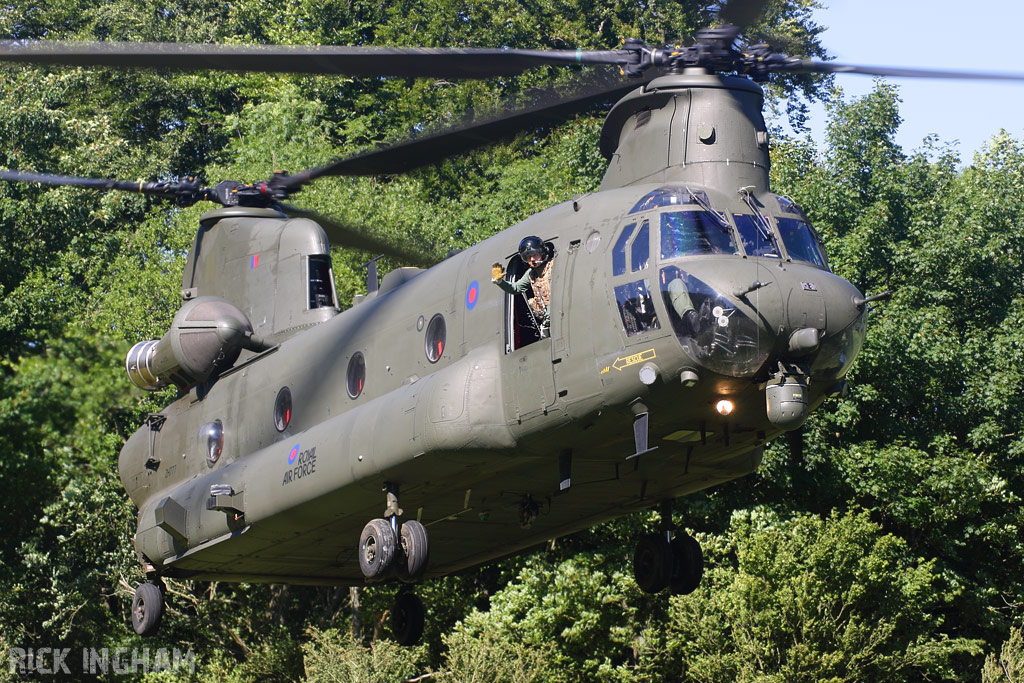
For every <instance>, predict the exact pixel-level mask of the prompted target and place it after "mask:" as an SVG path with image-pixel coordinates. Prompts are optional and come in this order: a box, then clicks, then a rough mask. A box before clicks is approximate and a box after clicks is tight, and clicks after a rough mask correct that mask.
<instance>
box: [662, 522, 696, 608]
mask: <svg viewBox="0 0 1024 683" xmlns="http://www.w3.org/2000/svg"><path fill="white" fill-rule="evenodd" d="M671 547H672V578H671V579H670V580H669V583H668V587H669V590H671V591H672V594H673V595H689V594H690V593H692V592H693V591H695V590H697V586H699V585H700V579H701V577H702V576H704V553H703V551H701V549H700V543H698V542H697V539H695V538H694V537H693V536H688V535H686V534H682V535H680V536H676V537H675V538H673V539H672V543H671Z"/></svg>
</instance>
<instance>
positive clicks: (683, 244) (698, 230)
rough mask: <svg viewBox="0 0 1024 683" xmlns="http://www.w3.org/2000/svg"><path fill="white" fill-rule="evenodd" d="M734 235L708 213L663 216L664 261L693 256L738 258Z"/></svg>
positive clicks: (662, 245) (692, 212)
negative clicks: (723, 255)
mask: <svg viewBox="0 0 1024 683" xmlns="http://www.w3.org/2000/svg"><path fill="white" fill-rule="evenodd" d="M736 251H737V250H736V242H735V241H734V239H733V235H732V231H731V230H730V229H728V228H726V227H725V226H724V225H722V223H720V222H719V221H718V220H716V219H715V217H714V216H712V215H711V214H710V213H708V212H707V211H671V212H667V213H663V214H661V258H662V260H665V259H672V258H677V257H680V256H691V255H694V254H735V253H736Z"/></svg>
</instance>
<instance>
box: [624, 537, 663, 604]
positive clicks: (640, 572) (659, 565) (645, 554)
mask: <svg viewBox="0 0 1024 683" xmlns="http://www.w3.org/2000/svg"><path fill="white" fill-rule="evenodd" d="M672 566H673V565H672V549H671V548H670V547H669V543H668V540H667V539H666V538H665V534H646V535H644V536H641V537H640V540H639V541H638V542H637V544H636V551H634V553H633V578H635V579H636V585H637V586H639V587H640V590H642V591H643V592H644V593H657V592H658V591H661V590H663V589H665V588H667V587H668V584H669V581H670V580H671V579H672Z"/></svg>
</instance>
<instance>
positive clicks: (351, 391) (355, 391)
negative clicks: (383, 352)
mask: <svg viewBox="0 0 1024 683" xmlns="http://www.w3.org/2000/svg"><path fill="white" fill-rule="evenodd" d="M365 381H366V360H365V359H363V354H362V352H361V351H356V352H355V353H354V354H352V359H351V360H350V361H349V362H348V374H347V385H348V387H347V388H348V395H349V397H350V398H359V394H361V393H363V383H364V382H365Z"/></svg>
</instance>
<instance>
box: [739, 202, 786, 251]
mask: <svg viewBox="0 0 1024 683" xmlns="http://www.w3.org/2000/svg"><path fill="white" fill-rule="evenodd" d="M733 218H735V219H736V229H737V230H739V232H740V239H741V240H742V241H743V250H744V251H745V252H747V256H770V257H772V258H779V250H778V249H777V248H776V247H775V239H774V236H773V235H772V231H771V226H769V225H764V224H763V223H762V222H761V219H760V218H758V217H756V216H752V215H750V214H746V213H736V214H733Z"/></svg>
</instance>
